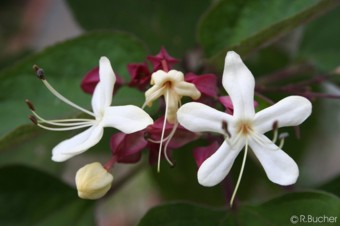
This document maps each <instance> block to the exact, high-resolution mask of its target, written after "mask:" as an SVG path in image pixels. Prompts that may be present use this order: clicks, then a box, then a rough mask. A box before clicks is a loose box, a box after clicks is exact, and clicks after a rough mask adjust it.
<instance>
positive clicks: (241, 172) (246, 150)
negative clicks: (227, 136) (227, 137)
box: [230, 139, 248, 206]
mask: <svg viewBox="0 0 340 226" xmlns="http://www.w3.org/2000/svg"><path fill="white" fill-rule="evenodd" d="M247 153H248V139H246V144H245V148H244V155H243V161H242V166H241V170H240V174H239V176H238V179H237V183H236V186H235V189H234V192H233V195H232V196H231V199H230V206H232V205H233V203H234V199H235V196H236V193H237V190H238V187H239V185H240V182H241V178H242V175H243V170H244V166H245V163H246V159H247Z"/></svg>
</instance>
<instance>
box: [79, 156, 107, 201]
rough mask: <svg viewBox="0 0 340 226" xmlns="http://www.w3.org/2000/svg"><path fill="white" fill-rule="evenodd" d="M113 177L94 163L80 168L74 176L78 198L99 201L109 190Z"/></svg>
mask: <svg viewBox="0 0 340 226" xmlns="http://www.w3.org/2000/svg"><path fill="white" fill-rule="evenodd" d="M112 181H113V176H112V175H111V174H110V173H109V172H108V171H107V170H106V169H105V168H104V167H103V166H102V164H100V163H99V162H94V163H90V164H87V165H85V166H84V167H82V168H80V169H79V170H78V172H77V174H76V186H77V190H78V196H79V197H80V198H83V199H99V198H101V197H103V196H104V195H105V194H106V192H108V190H109V189H110V188H111V184H112Z"/></svg>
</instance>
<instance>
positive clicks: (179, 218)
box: [138, 203, 227, 226]
mask: <svg viewBox="0 0 340 226" xmlns="http://www.w3.org/2000/svg"><path fill="white" fill-rule="evenodd" d="M226 215H227V213H226V212H225V211H224V210H211V209H209V208H207V207H204V206H198V205H194V204H189V203H172V204H165V205H162V206H158V207H154V208H152V209H151V210H149V212H147V213H146V215H145V216H144V217H143V218H142V220H141V221H140V222H139V224H138V226H159V225H162V226H188V225H195V226H205V225H209V226H212V225H214V226H215V225H219V222H220V221H221V219H223V218H224V217H225V216H226Z"/></svg>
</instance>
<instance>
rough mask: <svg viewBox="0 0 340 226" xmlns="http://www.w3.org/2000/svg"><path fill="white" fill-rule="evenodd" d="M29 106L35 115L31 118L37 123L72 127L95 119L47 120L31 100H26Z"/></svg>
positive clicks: (89, 122)
mask: <svg viewBox="0 0 340 226" xmlns="http://www.w3.org/2000/svg"><path fill="white" fill-rule="evenodd" d="M25 102H26V104H27V106H28V107H29V108H30V110H31V112H32V114H33V115H34V117H35V118H34V119H33V118H32V117H30V119H31V120H33V121H34V122H35V124H41V123H45V124H50V125H54V126H63V127H70V126H81V125H88V126H89V125H91V123H92V122H93V121H94V120H93V119H57V120H46V119H44V118H43V117H41V116H40V115H38V113H37V112H36V111H35V108H34V106H33V104H32V102H31V101H29V100H26V101H25Z"/></svg>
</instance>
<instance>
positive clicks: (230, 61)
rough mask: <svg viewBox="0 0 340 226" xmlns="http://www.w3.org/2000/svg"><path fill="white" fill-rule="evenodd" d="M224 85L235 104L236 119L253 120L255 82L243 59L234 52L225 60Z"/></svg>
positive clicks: (230, 52) (229, 53) (228, 54)
mask: <svg viewBox="0 0 340 226" xmlns="http://www.w3.org/2000/svg"><path fill="white" fill-rule="evenodd" d="M222 83H223V86H224V88H225V90H226V91H227V92H228V94H229V96H230V98H231V101H232V103H233V107H234V114H233V115H234V116H235V118H238V119H240V118H242V119H252V118H253V117H254V114H255V110H254V87H255V80H254V77H253V75H252V73H251V72H250V71H249V69H248V68H247V66H246V65H245V64H244V63H243V61H242V59H241V57H240V56H239V55H238V54H237V53H235V52H233V51H229V52H228V53H227V56H226V58H225V65H224V72H223V78H222Z"/></svg>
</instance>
